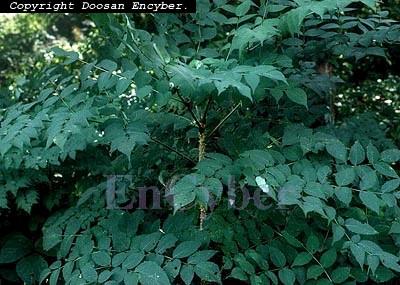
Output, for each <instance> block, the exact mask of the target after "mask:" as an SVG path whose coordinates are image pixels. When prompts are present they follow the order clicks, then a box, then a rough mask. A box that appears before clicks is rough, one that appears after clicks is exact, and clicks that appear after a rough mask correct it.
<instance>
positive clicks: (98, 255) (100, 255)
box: [92, 251, 111, 266]
mask: <svg viewBox="0 0 400 285" xmlns="http://www.w3.org/2000/svg"><path fill="white" fill-rule="evenodd" d="M92 259H93V261H94V263H96V264H97V265H100V266H107V265H110V264H111V256H110V254H108V253H107V252H105V251H99V252H95V253H93V254H92Z"/></svg>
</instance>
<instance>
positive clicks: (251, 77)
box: [244, 73, 260, 94]
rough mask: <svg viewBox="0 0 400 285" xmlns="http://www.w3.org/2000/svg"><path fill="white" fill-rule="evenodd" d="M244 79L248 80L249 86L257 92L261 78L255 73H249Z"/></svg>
mask: <svg viewBox="0 0 400 285" xmlns="http://www.w3.org/2000/svg"><path fill="white" fill-rule="evenodd" d="M244 79H245V80H246V82H247V84H248V85H249V86H250V87H251V90H253V94H254V92H256V88H257V86H258V84H259V83H260V76H258V75H257V74H254V73H249V74H245V75H244Z"/></svg>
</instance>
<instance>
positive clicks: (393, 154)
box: [381, 149, 400, 163]
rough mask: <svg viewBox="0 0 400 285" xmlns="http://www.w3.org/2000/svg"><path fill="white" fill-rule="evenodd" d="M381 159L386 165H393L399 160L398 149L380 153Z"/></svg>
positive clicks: (399, 153)
mask: <svg viewBox="0 0 400 285" xmlns="http://www.w3.org/2000/svg"><path fill="white" fill-rule="evenodd" d="M381 159H382V161H384V162H387V163H395V162H397V161H399V160H400V150H399V149H387V150H384V151H382V153H381Z"/></svg>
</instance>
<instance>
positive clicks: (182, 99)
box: [175, 90, 204, 129]
mask: <svg viewBox="0 0 400 285" xmlns="http://www.w3.org/2000/svg"><path fill="white" fill-rule="evenodd" d="M175 94H176V95H177V96H178V97H179V99H180V100H181V101H182V104H183V105H185V107H186V108H187V109H188V111H189V113H190V115H191V116H192V118H193V120H194V121H195V122H196V125H197V127H198V128H199V129H203V128H204V126H203V124H202V123H201V122H200V121H199V119H197V116H196V115H195V113H194V112H193V108H192V106H190V103H189V102H188V101H186V100H185V99H184V98H183V97H182V95H181V94H179V91H178V90H177V91H176V92H175Z"/></svg>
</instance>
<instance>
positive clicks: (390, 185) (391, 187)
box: [381, 179, 400, 193]
mask: <svg viewBox="0 0 400 285" xmlns="http://www.w3.org/2000/svg"><path fill="white" fill-rule="evenodd" d="M399 186H400V179H393V180H389V181H386V182H385V183H384V184H383V185H382V189H381V190H382V192H383V193H388V192H392V191H395V190H397V189H398V188H399Z"/></svg>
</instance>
